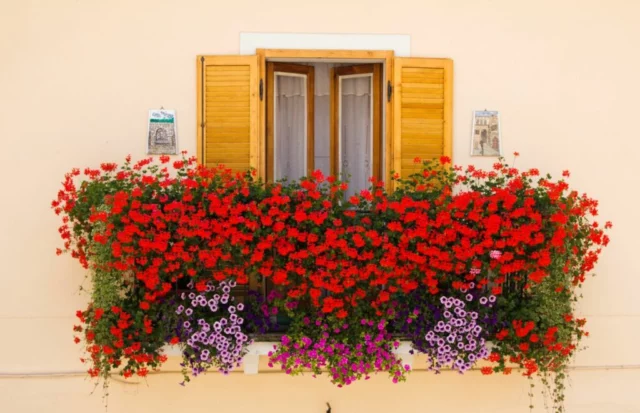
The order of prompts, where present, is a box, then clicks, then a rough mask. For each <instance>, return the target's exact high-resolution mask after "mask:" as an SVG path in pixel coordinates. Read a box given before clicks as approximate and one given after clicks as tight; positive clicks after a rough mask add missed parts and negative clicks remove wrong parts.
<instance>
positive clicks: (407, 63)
mask: <svg viewBox="0 0 640 413" xmlns="http://www.w3.org/2000/svg"><path fill="white" fill-rule="evenodd" d="M393 77H394V82H393V83H394V91H393V92H394V93H393V100H394V103H393V170H394V171H395V172H396V173H400V175H401V176H402V177H403V178H406V177H407V176H409V175H410V174H411V173H413V172H415V171H416V166H415V164H414V159H415V158H416V157H419V158H420V159H430V158H436V157H440V156H442V155H446V156H449V157H451V136H452V118H451V116H452V109H453V99H452V96H453V93H452V92H453V62H452V61H451V60H449V59H422V58H395V59H394V69H393Z"/></svg>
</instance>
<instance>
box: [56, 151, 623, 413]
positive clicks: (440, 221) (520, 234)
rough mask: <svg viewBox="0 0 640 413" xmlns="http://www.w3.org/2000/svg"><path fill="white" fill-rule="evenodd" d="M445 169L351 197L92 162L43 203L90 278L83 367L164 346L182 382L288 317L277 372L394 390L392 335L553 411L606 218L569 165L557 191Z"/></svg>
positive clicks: (227, 359)
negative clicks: (541, 395) (527, 379)
mask: <svg viewBox="0 0 640 413" xmlns="http://www.w3.org/2000/svg"><path fill="white" fill-rule="evenodd" d="M449 162H450V161H449V159H448V158H446V157H443V158H441V159H439V160H429V161H426V162H422V161H421V160H420V159H416V167H415V173H414V174H413V175H411V176H410V177H408V178H405V179H398V178H394V185H395V190H394V191H393V192H391V193H389V192H387V191H386V190H385V185H384V184H383V183H382V182H379V181H376V180H373V179H372V180H371V187H370V189H369V190H364V191H362V192H361V193H360V194H358V195H355V196H352V197H349V198H348V199H347V198H346V197H345V191H346V189H347V188H348V184H347V183H345V182H341V181H339V180H337V179H336V178H334V177H324V176H323V175H322V174H321V173H320V172H315V173H313V174H312V175H311V176H310V177H307V178H303V179H301V180H300V181H299V182H286V183H285V182H278V183H267V184H265V183H263V182H261V181H259V180H256V179H254V171H248V172H246V173H243V174H240V173H233V172H231V171H230V170H228V169H225V168H224V167H223V166H220V167H217V168H206V167H203V166H199V165H197V164H196V162H195V159H186V158H183V159H181V160H173V161H172V160H171V158H169V157H168V156H161V157H160V163H159V164H158V163H154V162H153V160H152V159H143V160H141V161H139V162H137V163H135V164H132V163H131V161H130V159H127V160H126V162H125V163H124V164H123V165H122V166H120V167H118V166H117V165H116V164H110V163H109V164H102V165H101V167H100V169H86V170H84V179H83V180H80V176H81V175H82V172H81V171H80V170H78V169H74V170H72V172H70V173H69V174H67V175H66V177H65V181H64V182H63V189H62V190H60V192H59V193H58V196H57V198H56V200H54V201H53V204H52V207H53V208H54V209H55V212H56V213H58V214H60V215H61V216H62V220H63V224H62V226H61V227H60V230H59V232H60V235H61V236H62V238H63V240H64V248H63V249H60V250H58V253H62V252H63V251H69V252H70V253H71V255H72V256H73V257H74V258H77V259H78V260H79V261H80V263H81V264H82V265H83V266H84V267H85V268H88V269H90V270H91V275H92V279H93V289H92V299H91V302H90V304H89V306H88V308H87V309H85V310H83V311H79V312H78V314H77V315H78V317H79V319H80V322H81V325H78V326H75V327H74V330H75V331H76V332H77V333H79V334H78V336H77V337H76V341H77V342H81V341H82V342H83V343H84V345H85V346H86V349H87V352H88V354H89V357H88V358H87V359H86V360H84V361H86V362H88V363H89V364H90V369H89V373H90V374H91V375H92V376H100V377H103V378H105V379H106V378H107V377H108V376H109V375H110V374H111V372H112V370H113V369H114V368H117V369H118V371H119V372H120V373H121V374H122V375H124V376H125V377H127V376H130V375H132V374H137V375H140V376H144V375H146V374H147V373H148V372H149V370H150V369H155V368H157V367H159V365H160V364H161V363H162V362H163V361H164V360H165V359H166V356H165V355H163V353H162V348H163V346H164V345H166V344H176V345H180V346H181V348H182V349H183V353H184V366H185V371H186V373H190V374H193V375H197V374H199V373H200V372H202V371H204V370H205V369H207V368H209V367H211V366H216V367H217V368H218V369H220V370H221V371H223V372H226V371H228V370H229V369H231V368H233V367H234V366H236V365H237V364H238V363H239V362H240V360H241V358H242V355H243V354H244V351H245V347H246V345H247V344H248V343H249V342H250V341H251V338H250V337H252V336H253V335H255V334H261V333H265V332H269V331H270V330H273V328H274V325H275V322H274V320H276V319H284V320H285V321H286V323H284V324H286V331H284V336H283V337H282V339H281V345H280V346H278V347H277V348H275V349H274V351H273V352H272V353H271V354H270V362H271V363H272V364H273V365H275V364H279V365H280V366H281V367H282V369H284V370H285V371H286V372H287V373H290V374H296V373H300V372H303V371H307V370H311V371H312V372H313V373H314V374H320V373H322V372H323V371H326V372H328V374H329V375H330V377H331V379H332V381H333V382H334V383H336V384H338V385H345V384H350V383H352V382H354V381H356V380H358V379H360V378H368V377H369V376H370V374H372V373H376V372H386V373H388V374H389V375H390V377H391V378H392V380H393V381H394V382H397V381H402V380H405V378H406V375H407V374H408V372H409V370H410V369H409V366H403V365H402V363H401V361H400V360H399V359H398V358H397V357H396V356H395V355H394V351H393V350H394V348H396V347H397V345H398V342H397V341H398V337H404V338H406V339H409V340H410V341H411V343H412V345H413V348H414V351H417V352H421V353H425V354H427V355H428V356H429V360H430V363H431V365H430V366H429V367H431V368H433V369H434V370H436V371H438V370H439V369H442V368H453V369H455V370H458V371H460V372H464V371H466V370H469V369H470V368H471V367H473V366H474V365H475V363H476V362H478V361H479V360H481V359H486V362H491V363H493V367H484V368H483V369H482V372H483V373H484V374H491V373H493V372H504V373H509V372H510V371H511V369H512V368H513V367H517V368H520V369H522V370H523V373H524V374H525V375H527V376H531V375H533V374H534V373H539V374H542V375H543V377H544V379H545V380H547V378H548V377H549V376H553V377H554V379H555V388H556V390H557V391H556V393H554V398H555V400H554V401H555V402H556V403H557V405H558V406H561V404H562V397H563V396H562V379H563V378H564V371H565V368H566V367H567V364H568V360H569V358H570V357H571V355H572V354H573V353H574V352H575V351H576V349H577V345H578V341H579V340H580V339H581V338H582V336H583V335H585V334H587V333H586V332H585V331H584V329H583V327H584V324H585V320H584V319H580V318H577V317H576V316H575V315H574V311H573V307H572V305H573V303H574V302H575V301H576V298H577V296H578V294H577V293H576V289H577V288H578V287H580V285H581V284H582V283H583V282H584V281H585V280H586V276H587V275H588V273H589V272H591V271H592V270H593V268H594V265H595V264H596V262H597V260H598V256H599V254H600V252H601V248H602V247H603V246H606V245H607V244H608V242H609V239H608V236H607V235H606V234H605V230H606V229H607V228H609V227H610V225H611V224H610V223H606V224H605V225H604V227H601V226H599V225H598V224H597V223H596V222H592V221H591V220H590V219H589V217H590V216H595V215H597V206H598V204H597V201H594V200H592V199H591V198H589V197H587V196H586V195H579V194H578V193H577V192H576V191H571V190H570V189H569V186H568V184H567V183H566V181H565V180H564V178H565V177H568V175H569V174H568V172H565V174H564V175H565V176H564V177H563V179H561V180H559V181H553V180H552V179H551V178H550V177H549V176H545V177H541V176H540V173H539V171H538V170H536V169H530V170H526V171H519V170H517V169H515V168H513V167H511V166H509V165H507V164H506V163H504V162H503V161H500V162H497V163H496V164H495V165H494V168H493V170H490V171H484V170H479V169H476V168H475V167H473V166H469V167H467V168H465V169H463V168H460V167H454V166H451V165H450V164H449ZM78 182H79V185H78ZM262 286H264V288H266V290H267V293H263V292H262V291H263V287H262ZM240 289H243V291H245V293H242V294H240V293H239V291H240ZM246 290H248V293H246ZM80 333H81V334H80ZM81 337H82V339H81ZM488 342H491V343H492V347H491V351H489V350H488V349H487V343H488ZM558 408H560V407H558Z"/></svg>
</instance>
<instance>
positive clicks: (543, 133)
mask: <svg viewBox="0 0 640 413" xmlns="http://www.w3.org/2000/svg"><path fill="white" fill-rule="evenodd" d="M638 18H640V1H637V0H610V1H607V2H604V1H601V0H537V1H526V2H525V1H521V0H466V1H463V0H438V1H435V0H415V1H409V0H393V1H378V0H325V1H322V2H313V4H311V3H309V2H305V1H299V0H296V1H293V0H272V1H257V0H252V1H251V0H234V1H221V0H200V1H196V0H181V1H177V0H176V1H165V0H153V1H152V0H127V1H125V0H109V1H104V0H103V1H98V0H41V1H32V0H1V1H0V142H1V145H0V148H1V152H0V171H1V175H0V177H1V178H0V179H2V196H1V199H2V201H1V202H0V373H10V372H16V373H18V372H41V371H68V370H77V369H80V368H81V367H82V366H81V365H80V363H79V362H78V361H77V358H78V357H79V356H80V351H79V348H78V346H75V345H73V343H72V331H71V326H72V323H73V314H74V312H75V310H76V309H78V308H81V307H82V305H83V302H84V298H83V297H82V296H80V295H78V294H77V291H78V285H79V284H80V283H81V282H82V280H83V277H84V273H83V272H82V271H81V269H80V267H79V265H78V264H77V263H76V262H74V261H72V260H71V259H70V258H68V257H63V258H58V257H56V256H55V254H54V249H55V247H56V246H58V238H57V233H56V228H57V225H58V222H57V220H56V217H54V215H53V214H52V212H51V211H50V210H49V207H48V205H49V202H50V200H51V199H52V198H53V196H54V195H55V193H56V191H57V188H58V185H59V182H60V180H61V178H62V175H63V173H64V172H66V171H67V170H68V169H69V168H70V167H73V166H80V167H82V166H89V165H97V164H98V163H99V162H101V161H119V160H121V159H122V158H123V157H124V156H125V155H126V154H129V153H130V154H132V155H133V156H134V157H138V156H142V155H143V153H144V148H145V146H144V145H145V133H146V127H147V126H146V116H147V110H148V109H150V108H157V107H159V106H161V105H162V106H164V107H165V108H173V109H176V110H177V113H178V128H179V131H178V133H179V139H180V145H181V148H182V149H187V150H189V151H192V152H193V151H194V150H195V132H196V131H195V56H196V55H197V54H207V53H209V54H224V53H229V54H232V53H237V52H238V49H239V33H240V32H242V31H244V32H247V31H258V32H283V31H286V32H313V33H323V32H333V33H403V34H409V35H411V42H412V55H414V56H428V57H451V58H453V60H454V63H455V77H454V79H455V92H454V95H455V103H454V119H455V126H454V157H455V160H456V162H458V163H468V162H471V161H474V162H476V163H482V164H485V165H486V164H489V162H491V161H486V162H481V161H480V160H478V159H471V158H470V157H469V156H468V152H469V144H470V142H469V141H470V126H471V111H472V110H473V109H484V108H487V109H497V110H500V111H501V116H502V133H503V136H504V149H505V152H506V153H512V152H513V151H514V150H518V151H520V152H521V154H522V155H523V156H522V157H521V158H519V159H518V164H519V166H535V167H538V168H540V169H541V170H543V171H549V172H552V173H554V174H559V172H560V171H561V170H562V169H565V168H566V169H570V170H571V171H572V173H573V178H572V182H573V184H574V185H575V186H576V187H577V188H578V189H579V190H581V191H588V192H589V193H590V194H591V195H592V196H594V197H596V198H598V199H600V200H601V215H602V217H603V219H611V220H613V221H614V224H615V227H614V229H613V230H612V231H611V236H612V238H613V242H612V244H611V246H610V248H608V250H607V251H605V253H604V254H603V258H602V261H601V263H600V264H599V266H598V267H597V270H598V274H599V275H598V276H597V277H596V278H594V279H590V280H589V282H588V283H587V284H586V288H585V289H584V300H583V303H582V305H581V311H582V313H583V314H584V315H586V316H587V317H588V319H589V324H588V325H589V326H590V331H591V335H592V338H591V339H589V340H588V341H587V344H588V346H589V349H588V350H586V351H584V352H582V353H581V354H580V355H579V356H578V358H577V360H576V361H575V364H576V365H577V366H583V367H586V368H585V369H584V370H576V371H574V372H573V373H572V374H571V380H570V383H569V385H570V389H569V390H568V400H567V405H568V411H569V412H571V413H574V412H594V413H595V412H614V413H617V412H640V400H639V399H638V397H637V396H638V394H637V390H638V388H640V369H639V367H638V366H640V352H638V351H637V349H636V347H637V341H638V339H640V330H639V328H640V304H639V303H640V300H638V298H637V296H638V291H640V264H639V261H638V259H637V247H638V234H640V224H639V222H640V220H639V219H638V217H637V210H638V201H639V200H640V198H639V197H638V192H637V188H638V184H639V182H638V181H639V176H640V173H639V172H638V170H637V169H636V168H637V164H638V158H639V157H640V139H639V138H640V136H639V133H638V127H639V123H638V122H639V121H638V111H639V109H640V105H639V104H638V100H639V99H638V98H639V97H640V25H639V24H638V23H637V21H638ZM618 365H625V366H628V367H632V366H636V367H635V368H630V369H628V370H608V371H606V370H594V369H591V368H589V367H594V366H618ZM416 367H417V366H416ZM178 379H179V376H177V375H175V374H173V375H172V374H163V375H155V376H152V377H150V378H149V380H148V386H147V385H145V384H142V385H135V384H134V385H131V384H129V385H125V384H120V383H117V382H114V383H113V384H112V387H111V397H110V400H109V411H110V412H112V413H121V412H133V411H135V412H165V411H182V410H181V409H185V411H186V410H187V409H188V411H198V412H200V411H202V412H205V411H206V412H210V411H216V412H231V411H236V412H249V411H263V412H279V413H288V412H292V413H293V412H296V413H300V412H309V413H311V412H323V411H324V409H323V406H324V402H325V401H331V403H332V405H333V407H334V409H333V413H352V412H392V411H406V412H418V411H420V412H525V411H527V405H528V402H527V395H526V394H527V383H526V380H523V379H522V378H519V377H517V376H509V377H494V376H492V377H488V378H485V377H481V376H480V375H478V374H469V375H467V376H465V377H460V376H457V375H454V374H452V373H443V374H442V375H441V376H439V377H436V376H433V375H431V374H427V373H424V372H417V373H415V374H414V375H413V376H412V377H410V379H409V382H408V383H406V384H400V385H392V384H391V383H389V382H388V381H387V380H386V379H385V378H382V377H379V378H376V379H373V380H371V381H369V382H366V383H357V384H355V385H353V386H351V387H349V388H345V389H337V388H333V387H332V386H331V385H330V384H329V383H328V382H327V381H326V380H324V379H316V380H313V379H312V378H310V377H305V378H291V377H287V376H284V375H281V374H273V373H271V374H266V373H261V374H259V375H257V376H244V375H242V374H232V375H231V376H230V377H222V376H220V375H217V374H214V375H210V376H207V377H202V378H199V379H198V380H196V381H195V382H194V383H192V385H191V386H189V387H187V388H186V389H185V388H182V387H180V386H177V385H176V383H177V381H178ZM91 390H92V385H91V384H90V383H89V382H88V381H87V380H85V379H84V378H82V377H71V378H30V379H8V378H5V377H0V411H2V412H7V413H13V412H41V411H47V412H51V413H55V412H65V413H73V412H81V411H82V412H97V411H101V409H102V400H101V398H100V395H99V390H98V392H97V393H96V394H94V395H90V392H91ZM538 404H539V405H540V403H538ZM178 409H180V410H178ZM540 411H542V410H540Z"/></svg>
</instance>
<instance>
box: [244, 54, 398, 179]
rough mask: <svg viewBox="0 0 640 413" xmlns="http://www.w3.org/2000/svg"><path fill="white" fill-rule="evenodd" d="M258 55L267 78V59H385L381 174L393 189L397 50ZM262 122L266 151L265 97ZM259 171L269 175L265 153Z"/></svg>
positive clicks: (261, 136)
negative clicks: (393, 93)
mask: <svg viewBox="0 0 640 413" xmlns="http://www.w3.org/2000/svg"><path fill="white" fill-rule="evenodd" d="M256 54H257V55H258V65H259V69H260V79H266V75H267V73H266V66H267V65H266V63H267V61H274V62H277V61H287V62H290V63H291V62H295V61H296V60H297V61H300V62H306V61H309V60H321V61H322V60H324V61H331V60H335V61H340V62H343V63H354V64H357V63H363V64H365V63H382V79H383V81H382V89H383V90H382V95H383V96H382V100H383V105H384V109H383V127H382V129H383V131H382V138H381V141H382V144H381V145H382V147H383V148H384V149H383V148H382V147H381V151H380V153H381V156H382V154H384V165H381V166H380V169H381V176H383V177H385V178H387V179H384V181H385V183H386V185H387V188H388V189H391V188H392V185H391V180H390V179H388V176H389V175H390V173H391V170H392V169H393V158H394V155H393V149H394V145H393V136H392V135H393V113H392V112H393V104H392V102H393V99H392V98H391V96H392V94H391V90H390V89H389V88H392V85H393V67H394V64H393V62H394V58H395V52H394V51H393V50H330V49H327V50H322V49H256ZM258 110H259V113H260V123H259V134H258V136H259V145H260V148H259V151H260V153H261V154H266V152H265V150H266V142H267V133H266V127H267V113H266V112H267V111H266V99H262V100H261V101H260V105H259V109H258ZM258 169H259V170H258V174H259V176H260V177H262V178H263V179H266V156H262V157H261V160H260V167H259V168H258Z"/></svg>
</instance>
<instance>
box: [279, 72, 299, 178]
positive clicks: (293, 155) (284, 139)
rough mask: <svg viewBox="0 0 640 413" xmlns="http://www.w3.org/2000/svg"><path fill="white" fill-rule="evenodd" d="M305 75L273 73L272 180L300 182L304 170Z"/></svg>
mask: <svg viewBox="0 0 640 413" xmlns="http://www.w3.org/2000/svg"><path fill="white" fill-rule="evenodd" d="M306 80H307V79H306V76H304V75H292V74H286V73H276V74H275V90H274V94H275V96H274V99H275V102H274V109H275V110H274V112H275V114H274V132H275V133H274V169H275V171H274V178H275V180H280V179H284V178H287V179H289V180H293V179H299V178H301V177H303V176H305V175H306V168H307V162H306V159H307V132H306V131H307V97H306V95H307V92H306V90H307V82H306Z"/></svg>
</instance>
